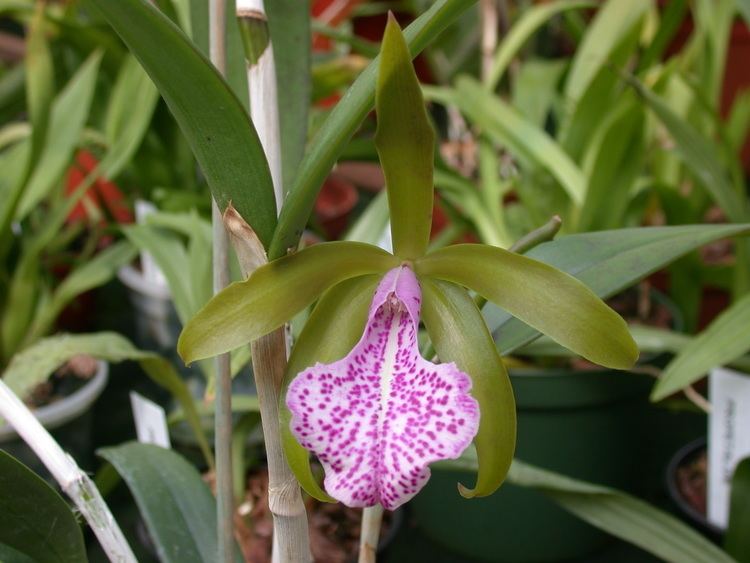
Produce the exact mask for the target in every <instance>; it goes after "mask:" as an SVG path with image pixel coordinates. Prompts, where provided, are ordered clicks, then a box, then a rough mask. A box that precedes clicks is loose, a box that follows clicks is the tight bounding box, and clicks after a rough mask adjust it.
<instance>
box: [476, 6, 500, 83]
mask: <svg viewBox="0 0 750 563" xmlns="http://www.w3.org/2000/svg"><path fill="white" fill-rule="evenodd" d="M479 9H480V12H481V19H482V47H481V50H482V82H485V83H486V82H487V80H488V79H489V77H490V76H491V74H492V64H493V62H494V55H495V48H496V47H497V26H498V11H497V0H481V3H480V5H479Z"/></svg>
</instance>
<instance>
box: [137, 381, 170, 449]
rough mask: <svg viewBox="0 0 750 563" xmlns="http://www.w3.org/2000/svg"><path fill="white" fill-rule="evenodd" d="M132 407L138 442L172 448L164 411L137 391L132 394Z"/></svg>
mask: <svg viewBox="0 0 750 563" xmlns="http://www.w3.org/2000/svg"><path fill="white" fill-rule="evenodd" d="M130 405H131V406H132V408H133V420H135V432H136V434H137V435H138V441H139V442H141V443H143V444H154V445H157V446H161V447H162V448H167V449H169V448H171V444H170V442H169V429H168V427H167V415H166V413H165V412H164V409H163V408H161V407H160V406H159V405H157V404H156V403H154V402H153V401H150V400H148V399H147V398H146V397H144V396H143V395H141V394H139V393H136V392H135V391H131V392H130Z"/></svg>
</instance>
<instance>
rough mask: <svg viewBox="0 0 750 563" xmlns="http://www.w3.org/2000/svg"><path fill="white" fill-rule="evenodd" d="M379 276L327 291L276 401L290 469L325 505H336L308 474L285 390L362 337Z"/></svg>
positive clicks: (298, 345)
mask: <svg viewBox="0 0 750 563" xmlns="http://www.w3.org/2000/svg"><path fill="white" fill-rule="evenodd" d="M379 281H380V278H379V277H378V276H361V277H358V278H354V279H350V280H346V281H344V282H342V283H340V284H338V285H335V286H333V287H332V288H331V289H329V290H328V291H326V292H325V293H324V294H323V296H322V297H321V298H320V300H319V301H318V304H317V305H316V306H315V309H313V312H312V313H311V314H310V317H309V318H308V319H307V322H306V323H305V328H303V329H302V333H301V334H300V336H299V338H298V339H297V342H296V343H295V345H294V349H293V350H292V355H291V357H290V358H289V363H288V364H287V370H286V373H285V374H284V383H283V385H282V392H281V396H280V399H279V427H280V429H281V442H282V444H283V446H284V453H285V454H286V460H287V462H288V463H289V467H291V468H292V471H294V475H295V476H296V477H297V480H298V481H299V482H300V485H302V488H303V489H305V491H307V493H308V494H309V495H311V496H313V497H315V498H317V499H318V500H321V501H324V502H335V501H334V499H332V498H331V497H330V496H328V495H327V494H326V492H325V491H324V490H323V489H322V488H321V487H320V485H319V484H318V481H317V480H316V479H315V477H314V476H313V474H312V472H311V471H310V453H309V452H308V451H307V450H306V449H305V448H303V447H302V446H300V445H299V443H298V442H297V440H295V438H294V436H293V435H292V432H291V429H290V427H289V423H290V422H291V419H292V416H291V413H290V412H289V409H288V408H287V406H286V390H287V388H288V387H289V384H290V383H291V382H292V380H293V379H294V378H295V377H296V376H297V374H298V373H299V372H301V371H302V370H304V369H306V368H309V367H310V366H314V365H315V364H316V363H317V362H321V363H331V362H334V361H336V360H340V359H341V358H343V357H344V356H346V355H347V354H348V353H349V351H350V350H351V349H352V348H353V347H354V345H355V344H356V343H357V342H358V341H359V339H360V338H361V337H362V332H363V331H364V327H365V322H366V321H367V312H368V309H369V307H370V301H372V296H373V295H374V293H375V288H376V286H377V284H378V282H379Z"/></svg>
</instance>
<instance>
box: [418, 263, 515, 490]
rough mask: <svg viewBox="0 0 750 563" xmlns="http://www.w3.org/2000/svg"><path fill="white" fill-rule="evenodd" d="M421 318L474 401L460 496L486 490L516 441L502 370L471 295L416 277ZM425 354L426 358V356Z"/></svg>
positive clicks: (498, 479) (504, 468)
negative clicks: (475, 426) (469, 469)
mask: <svg viewBox="0 0 750 563" xmlns="http://www.w3.org/2000/svg"><path fill="white" fill-rule="evenodd" d="M420 283H421V285H422V295H423V299H424V301H423V305H422V320H423V321H424V324H425V327H426V328H427V332H428V333H429V335H430V339H431V340H432V343H433V345H434V346H435V350H436V351H437V354H438V357H439V358H440V361H441V362H455V363H456V365H457V366H458V369H460V370H461V371H463V372H465V373H467V374H468V375H469V377H471V382H472V388H471V394H472V396H473V397H474V398H475V399H476V400H477V401H478V402H479V413H480V418H479V431H478V432H477V435H476V436H475V437H474V445H475V447H476V450H477V457H478V458H479V465H478V472H477V482H476V485H475V486H474V488H473V489H467V488H466V487H465V486H463V485H461V484H460V483H459V485H458V490H459V492H460V493H461V495H463V496H464V497H466V498H472V497H483V496H487V495H490V494H492V493H493V492H495V490H497V488H498V487H499V486H500V485H501V484H502V482H503V480H504V479H505V476H506V474H507V473H508V470H509V469H510V464H511V462H512V461H513V453H514V451H515V447H516V403H515V399H514V398H513V388H512V387H511V384H510V378H509V377H508V372H507V371H506V369H505V365H504V364H503V361H502V360H501V359H500V355H499V354H498V352H497V348H496V347H495V342H494V341H493V340H492V336H491V335H490V333H489V331H488V330H487V326H486V325H485V324H484V319H483V318H482V314H481V313H480V312H479V309H478V308H477V306H476V304H475V303H474V300H473V299H472V298H471V296H470V295H469V294H468V293H467V292H466V290H465V289H463V288H461V287H459V286H457V285H454V284H452V283H448V282H444V281H439V280H429V279H426V278H422V279H420ZM428 359H430V358H428Z"/></svg>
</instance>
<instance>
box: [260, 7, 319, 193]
mask: <svg viewBox="0 0 750 563" xmlns="http://www.w3.org/2000/svg"><path fill="white" fill-rule="evenodd" d="M265 8H266V14H267V15H268V28H269V30H270V31H271V41H272V42H273V59H274V62H275V63H276V82H277V84H278V88H277V93H278V98H279V107H280V108H283V111H281V112H279V129H280V130H281V172H282V176H283V180H284V181H283V184H284V193H288V192H289V190H291V188H292V184H293V182H294V179H295V177H296V176H297V170H298V169H299V163H300V162H301V161H302V157H303V156H304V154H305V144H306V143H307V114H308V109H309V107H310V90H311V88H312V84H311V79H310V64H311V57H310V44H311V42H312V41H311V39H310V10H304V9H301V8H300V5H299V2H298V0H273V1H272V2H266V3H265Z"/></svg>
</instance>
